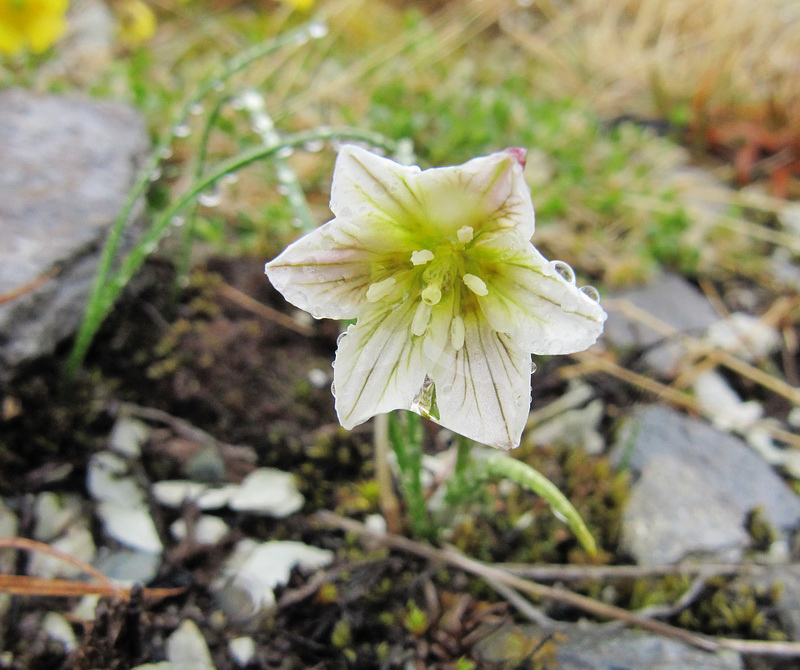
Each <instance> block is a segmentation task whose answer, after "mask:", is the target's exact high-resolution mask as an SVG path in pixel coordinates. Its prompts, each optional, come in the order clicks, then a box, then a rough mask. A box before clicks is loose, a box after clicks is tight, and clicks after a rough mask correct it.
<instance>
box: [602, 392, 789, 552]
mask: <svg viewBox="0 0 800 670" xmlns="http://www.w3.org/2000/svg"><path fill="white" fill-rule="evenodd" d="M653 459H658V460H657V461H656V463H657V465H654V466H652V467H650V469H649V470H647V476H646V477H645V470H646V469H647V468H648V463H650V461H652V460H653ZM612 460H613V461H614V463H615V464H616V465H617V466H618V467H625V468H629V469H630V470H631V472H632V473H633V475H634V476H635V477H640V479H639V480H638V482H637V481H634V490H633V494H632V495H635V496H636V498H635V500H637V501H640V503H641V504H639V505H638V506H637V504H634V503H633V502H629V504H628V505H627V506H626V510H625V514H624V526H623V535H627V536H628V537H629V538H634V537H638V536H639V534H640V531H639V530H638V529H639V528H641V527H643V526H644V525H647V524H650V528H649V530H648V533H649V535H650V537H649V540H648V542H649V543H650V544H651V550H650V551H649V552H644V551H643V553H642V555H641V556H640V560H642V561H656V562H657V561H658V560H661V559H664V558H669V560H680V559H681V558H683V557H684V556H689V555H691V554H693V553H695V551H697V552H700V553H706V552H707V551H708V550H709V542H708V541H704V540H702V536H703V534H706V533H707V534H709V535H710V536H712V537H714V538H716V539H714V540H713V542H711V544H712V545H714V546H718V547H721V548H724V547H725V546H731V547H735V546H736V544H737V538H739V537H741V533H742V529H743V528H744V525H745V521H746V518H747V515H748V514H749V513H750V512H752V511H753V510H755V509H757V508H758V509H760V510H761V512H762V514H763V517H764V519H765V520H766V521H767V522H768V523H769V524H770V525H772V526H773V528H775V529H776V530H779V531H790V530H792V529H793V528H796V527H797V525H798V524H799V523H800V497H798V496H797V494H795V493H794V492H793V491H792V490H791V489H790V488H789V487H788V486H787V485H786V484H785V483H784V481H783V480H782V479H781V478H780V477H779V476H778V475H777V474H776V473H775V472H774V471H773V469H772V468H771V467H770V466H769V465H768V464H767V463H766V462H764V460H763V459H762V458H761V457H760V456H759V455H758V454H756V453H755V452H754V451H753V450H752V449H750V448H749V447H748V446H747V444H745V442H743V441H742V440H740V439H739V438H737V437H735V436H733V435H731V434H729V433H726V432H723V431H720V430H718V429H716V428H714V427H713V426H711V425H709V424H707V423H705V422H703V421H700V420H698V419H693V418H690V417H688V416H685V415H683V414H681V413H680V412H677V411H676V410H674V409H672V408H670V407H668V406H665V405H649V406H643V407H639V408H637V409H635V410H634V411H633V413H632V414H631V416H630V417H629V418H628V419H627V420H626V421H625V422H624V424H623V426H622V427H621V429H620V430H619V431H618V434H617V438H616V443H615V446H614V448H613V450H612ZM659 468H660V470H661V471H660V473H659ZM687 482H694V487H695V488H698V489H702V491H695V492H692V491H690V490H688V489H689V488H690V487H689V486H688V485H687ZM670 486H671V487H672V488H673V490H674V491H681V494H680V495H678V494H675V493H673V495H671V496H670V495H669V489H670ZM684 495H685V496H689V497H690V498H691V500H694V501H695V502H694V503H693V504H694V505H697V504H700V503H701V502H702V501H701V500H698V496H701V497H702V498H703V500H705V503H703V504H704V505H709V506H710V508H709V509H705V510H697V511H696V512H695V513H691V514H690V513H689V511H688V508H687V507H686V506H685V504H684V502H683V501H682V496H684ZM654 498H655V499H660V500H662V508H661V510H660V511H659V516H660V518H661V519H662V520H663V523H661V524H658V525H653V524H651V523H650V517H649V516H648V515H650V514H652V513H653V510H650V509H649V508H646V509H645V508H643V505H647V501H648V500H652V499H654ZM723 508H724V509H727V510H728V511H727V513H723V511H722V510H723ZM711 519H714V520H715V521H714V525H713V527H711V528H709V527H708V526H707V525H706V526H704V525H703V524H708V523H709V522H710V521H711ZM671 521H672V525H670V522H671ZM688 523H696V524H697V525H696V527H695V526H687V524H688ZM625 525H627V526H628V528H626V527H625ZM720 534H724V537H727V538H729V539H728V541H725V542H723V541H721V540H720V539H719V537H720ZM681 535H683V536H685V537H684V539H683V540H681V539H680V538H679V537H678V536H681ZM675 538H678V541H681V542H682V544H681V551H680V552H678V551H677V550H674V549H673V550H670V549H669V548H668V546H667V545H668V544H669V543H670V542H672V541H673V540H674V539H675ZM687 538H694V539H693V540H692V541H691V542H690V541H689V540H688V539H687ZM654 547H660V549H658V550H656V549H654ZM679 553H681V554H682V555H678V554H679ZM648 556H649V557H648Z"/></svg>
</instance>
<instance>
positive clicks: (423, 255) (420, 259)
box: [411, 249, 433, 265]
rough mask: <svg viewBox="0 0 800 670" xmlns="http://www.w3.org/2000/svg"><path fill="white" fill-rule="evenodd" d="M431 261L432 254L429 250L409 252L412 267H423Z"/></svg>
mask: <svg viewBox="0 0 800 670" xmlns="http://www.w3.org/2000/svg"><path fill="white" fill-rule="evenodd" d="M432 260H433V252H432V251H431V250H430V249H420V250H419V251H412V252H411V262H412V263H413V264H414V265H425V263H430V262H431V261H432Z"/></svg>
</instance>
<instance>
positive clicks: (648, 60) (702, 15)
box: [502, 0, 800, 129]
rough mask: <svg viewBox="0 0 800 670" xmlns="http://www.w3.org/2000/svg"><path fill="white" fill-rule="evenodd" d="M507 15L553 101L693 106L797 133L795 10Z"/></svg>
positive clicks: (676, 3)
mask: <svg viewBox="0 0 800 670" xmlns="http://www.w3.org/2000/svg"><path fill="white" fill-rule="evenodd" d="M521 16H522V17H523V18H525V19H526V20H525V21H523V20H521ZM509 18H513V20H506V21H504V22H503V23H502V26H503V29H504V30H505V32H506V33H507V34H508V35H509V36H511V37H512V38H513V39H514V40H515V41H516V42H517V43H518V44H519V45H521V46H522V47H523V48H524V49H525V50H526V51H527V52H528V53H529V54H530V55H532V56H534V57H535V60H536V62H538V63H539V64H540V65H541V67H540V68H539V70H538V74H537V78H538V83H539V85H540V86H541V87H542V88H543V89H544V90H545V91H547V92H548V93H550V94H554V95H560V96H563V95H572V96H576V97H580V98H583V99H585V100H589V101H591V102H592V104H593V105H594V106H596V108H597V109H598V110H600V111H601V112H602V113H604V114H607V115H615V114H619V113H638V114H643V115H652V114H664V113H665V112H674V111H675V109H676V108H677V107H679V106H687V105H688V106H691V107H692V108H694V109H695V111H697V110H698V108H700V109H701V111H702V112H703V113H706V114H709V115H712V116H718V115H733V116H737V117H739V118H742V117H745V118H750V119H754V120H756V119H757V120H761V121H765V120H767V117H768V116H771V117H773V118H772V120H773V121H776V122H778V123H790V124H791V125H792V126H793V127H794V128H795V129H800V58H798V45H800V5H798V4H797V3H794V2H790V1H787V0H763V1H762V2H753V1H752V0H703V2H696V1H695V0H669V1H668V2H663V1H662V0H574V1H567V0H565V1H559V0H544V1H542V2H539V3H536V5H535V9H534V10H527V11H526V12H525V14H524V15H522V14H521V12H518V13H516V14H515V15H514V16H513V17H509Z"/></svg>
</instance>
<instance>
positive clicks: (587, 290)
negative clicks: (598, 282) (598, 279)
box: [580, 285, 600, 302]
mask: <svg viewBox="0 0 800 670" xmlns="http://www.w3.org/2000/svg"><path fill="white" fill-rule="evenodd" d="M580 292H581V293H583V295H585V296H586V297H587V298H589V299H590V300H594V301H595V302H600V292H599V291H598V290H597V289H596V288H595V287H594V286H589V285H586V286H581V288H580Z"/></svg>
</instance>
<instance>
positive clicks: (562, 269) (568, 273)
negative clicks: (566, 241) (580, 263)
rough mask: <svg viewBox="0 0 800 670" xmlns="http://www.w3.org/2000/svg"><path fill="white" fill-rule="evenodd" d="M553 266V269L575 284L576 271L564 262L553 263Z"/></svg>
mask: <svg viewBox="0 0 800 670" xmlns="http://www.w3.org/2000/svg"><path fill="white" fill-rule="evenodd" d="M551 265H552V266H553V269H554V270H555V271H556V272H557V273H558V274H560V275H561V276H562V277H563V278H564V279H566V280H567V281H568V282H569V283H570V284H574V283H575V271H574V270H573V269H572V268H571V267H570V266H569V265H567V264H566V263H565V262H564V261H553V262H552V263H551Z"/></svg>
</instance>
